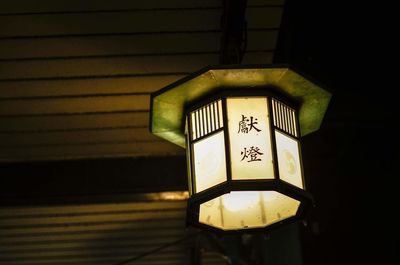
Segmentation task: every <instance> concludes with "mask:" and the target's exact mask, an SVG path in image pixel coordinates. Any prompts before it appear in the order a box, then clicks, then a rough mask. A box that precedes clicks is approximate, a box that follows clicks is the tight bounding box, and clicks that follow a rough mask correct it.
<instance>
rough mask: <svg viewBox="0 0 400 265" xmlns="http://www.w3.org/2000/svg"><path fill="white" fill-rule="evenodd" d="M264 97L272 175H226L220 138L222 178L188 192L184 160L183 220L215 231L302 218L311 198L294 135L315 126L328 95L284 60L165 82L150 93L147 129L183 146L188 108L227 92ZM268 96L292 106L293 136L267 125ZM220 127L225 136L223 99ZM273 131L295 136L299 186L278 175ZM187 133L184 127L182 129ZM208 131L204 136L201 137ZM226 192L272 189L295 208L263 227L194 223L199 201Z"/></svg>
mask: <svg viewBox="0 0 400 265" xmlns="http://www.w3.org/2000/svg"><path fill="white" fill-rule="evenodd" d="M252 96H254V97H257V96H258V97H266V100H267V101H268V103H267V107H268V113H269V115H270V118H269V126H268V127H269V128H268V129H269V132H270V137H271V139H270V140H271V154H272V156H273V161H274V162H273V168H274V178H273V179H255V180H254V179H252V180H243V179H240V180H238V179H235V180H232V175H231V173H228V172H229V171H230V167H231V163H230V161H228V157H229V156H230V151H229V146H228V145H229V141H224V142H225V155H226V158H227V159H226V161H225V164H226V170H227V171H226V172H227V179H226V181H224V182H222V183H219V184H217V185H214V186H211V187H207V188H206V189H204V190H202V191H200V192H198V193H194V190H193V187H192V186H191V183H193V182H194V178H193V177H194V175H193V172H192V171H193V167H192V166H191V163H192V161H191V160H188V161H187V165H188V173H190V174H188V177H189V178H190V179H188V180H189V190H190V198H189V200H188V207H187V224H188V225H193V226H197V227H200V228H203V229H208V230H211V231H214V232H217V233H218V232H219V233H235V232H238V231H239V232H241V231H244V232H246V233H248V232H257V231H266V230H269V229H274V228H275V227H279V226H280V225H281V224H283V223H290V222H293V221H296V220H298V219H299V218H302V217H303V216H304V214H305V209H306V208H308V206H309V205H310V204H312V203H313V200H312V196H311V195H310V194H309V193H308V192H307V191H306V190H305V176H304V174H303V165H302V157H301V147H300V142H301V141H300V138H301V137H302V136H304V135H306V134H308V133H311V132H313V131H316V130H318V128H319V127H320V124H321V122H322V119H323V116H324V114H325V112H326V110H327V107H328V104H329V101H330V99H331V94H330V93H329V92H328V91H326V90H325V89H323V88H322V87H321V86H320V85H317V84H316V83H315V82H314V81H310V78H306V77H305V76H304V74H300V73H299V72H298V71H297V70H293V68H292V67H288V66H287V65H250V66H248V65H247V66H246V65H244V66H243V65H229V66H210V67H206V68H204V69H201V70H200V71H198V72H195V73H193V74H191V75H189V76H187V77H185V78H183V79H180V80H178V81H176V82H174V83H172V84H171V85H168V86H166V87H164V88H162V89H160V90H158V91H156V92H154V93H152V94H151V101H150V104H151V107H150V126H149V127H150V131H151V132H152V133H153V134H155V135H157V136H160V137H162V138H164V139H166V140H168V141H170V142H172V143H174V144H177V145H179V146H181V147H183V148H185V147H186V142H187V143H189V142H190V140H188V139H187V138H186V136H185V131H186V130H189V128H190V124H189V123H190V119H188V122H186V121H187V117H188V115H189V114H190V112H191V111H194V110H196V109H198V108H201V107H202V106H206V105H207V104H209V103H211V102H214V101H216V100H218V99H221V100H222V101H223V102H226V99H227V98H231V97H242V98H243V97H252ZM272 98H274V99H276V100H277V101H278V102H282V103H283V104H285V105H287V106H288V107H290V108H292V109H294V110H295V113H296V129H297V135H296V137H294V136H292V135H291V134H290V133H288V132H286V131H284V130H280V129H279V128H277V127H276V126H274V125H273V119H272V118H271V116H272V111H271V102H272ZM224 104H225V106H224V107H223V108H224V113H223V115H222V117H223V119H225V120H224V121H223V124H224V125H223V127H224V128H223V129H222V130H224V139H225V140H226V139H228V140H229V134H228V122H227V110H226V103H224ZM275 130H276V131H280V132H281V133H284V134H285V135H286V136H288V137H292V138H295V139H296V141H297V145H298V152H299V159H300V160H299V162H300V169H301V172H302V173H301V177H302V183H303V186H302V188H300V187H297V186H295V185H292V184H290V183H289V182H286V181H284V180H281V179H280V176H279V169H278V160H277V149H276V141H275ZM188 134H189V132H188ZM209 135H210V134H208V135H206V136H205V137H204V138H207V136H209ZM189 147H190V148H189V150H188V151H189V152H190V156H189V155H187V158H189V157H192V156H193V153H192V152H193V151H192V147H191V144H189ZM231 191H276V192H279V193H281V194H283V195H285V196H288V197H290V198H293V199H295V200H297V201H298V202H299V206H298V209H297V213H296V214H295V215H294V216H291V217H287V218H285V219H282V220H279V221H277V222H275V223H272V224H269V225H266V226H264V227H253V228H244V229H238V230H235V229H232V230H223V229H221V228H217V227H214V226H209V225H206V224H203V223H200V222H199V209H200V205H201V204H202V203H204V202H207V201H209V200H212V199H214V198H217V197H219V196H221V195H223V194H226V193H229V192H231Z"/></svg>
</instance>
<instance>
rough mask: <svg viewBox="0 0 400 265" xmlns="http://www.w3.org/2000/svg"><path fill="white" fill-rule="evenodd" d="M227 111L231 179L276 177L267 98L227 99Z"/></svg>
mask: <svg viewBox="0 0 400 265" xmlns="http://www.w3.org/2000/svg"><path fill="white" fill-rule="evenodd" d="M227 111H228V129H229V141H230V151H231V167H232V179H234V180H235V179H272V178H274V168H273V163H272V151H271V137H270V127H269V116H268V105H267V98H266V97H247V98H228V99H227Z"/></svg>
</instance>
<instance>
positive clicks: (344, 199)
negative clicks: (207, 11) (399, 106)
mask: <svg viewBox="0 0 400 265" xmlns="http://www.w3.org/2000/svg"><path fill="white" fill-rule="evenodd" d="M349 2H351V1H348V2H346V1H290V0H289V1H287V6H286V9H285V13H284V18H283V23H282V29H281V32H280V40H279V44H278V49H277V51H278V52H277V54H276V57H275V62H277V63H278V62H285V63H290V64H292V65H294V66H295V67H296V68H298V69H301V70H302V71H304V72H305V73H306V74H309V75H310V76H312V77H314V78H315V79H316V80H318V81H320V83H321V84H322V85H323V86H325V87H326V88H327V89H328V90H330V91H331V92H332V94H333V97H332V101H331V103H330V106H329V109H328V111H327V113H326V116H325V120H324V122H323V124H322V126H321V129H320V130H319V131H317V132H315V133H313V134H311V135H308V136H306V137H304V139H303V156H304V168H305V174H306V176H307V182H308V183H307V184H308V188H309V190H310V191H311V192H312V193H313V195H314V196H315V200H316V207H315V208H314V209H313V210H312V211H311V212H310V215H309V217H308V218H307V221H308V222H307V224H308V225H307V226H306V227H305V228H304V229H303V238H302V240H303V251H304V263H305V264H394V256H395V250H394V249H395V247H394V246H395V245H398V242H397V241H398V240H397V236H396V230H397V229H396V227H397V226H398V225H397V224H396V223H397V217H395V215H396V214H397V213H396V212H397V210H396V209H398V205H397V201H398V198H397V197H396V192H395V191H394V190H395V189H396V183H397V181H398V178H399V176H400V174H399V171H398V163H399V162H400V159H399V155H398V152H397V146H398V141H397V140H396V138H397V137H396V131H397V129H395V127H396V126H397V125H396V123H398V120H399V118H398V117H399V116H398V115H396V112H395V109H396V101H397V99H396V96H394V91H395V90H397V87H395V86H393V84H391V85H389V86H388V85H387V84H385V82H384V80H387V76H388V75H389V74H388V68H387V67H385V65H384V64H383V63H378V61H380V59H381V58H385V56H387V55H384V54H387V52H388V50H389V49H390V48H389V45H387V44H388V43H386V42H385V40H384V39H383V38H381V36H380V35H381V34H382V33H381V32H383V31H384V29H385V28H386V27H387V25H386V24H385V23H383V21H384V20H385V18H383V17H382V16H385V15H384V14H385V13H381V12H380V10H379V5H376V4H375V5H371V6H367V5H369V4H367V3H363V4H352V3H349ZM385 49H386V51H385ZM388 58H391V57H386V59H388ZM394 84H395V83H394Z"/></svg>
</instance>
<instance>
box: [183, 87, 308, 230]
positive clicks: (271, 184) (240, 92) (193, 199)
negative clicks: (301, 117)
mask: <svg viewBox="0 0 400 265" xmlns="http://www.w3.org/2000/svg"><path fill="white" fill-rule="evenodd" d="M247 97H249V98H251V97H262V98H265V100H266V101H267V107H268V115H269V124H268V125H269V126H268V128H269V131H270V137H271V139H270V143H271V152H272V157H273V168H274V178H273V179H248V180H246V179H240V180H239V179H236V180H235V179H233V178H232V172H231V159H230V154H231V152H230V141H229V128H228V111H227V106H226V105H227V104H226V100H227V99H228V98H247ZM273 99H275V100H277V101H279V102H281V103H283V104H285V105H287V106H288V107H290V108H292V109H293V110H294V111H295V126H296V131H297V132H300V127H299V122H298V115H297V113H298V110H297V108H298V104H296V102H293V101H292V100H290V98H288V97H287V96H285V95H283V94H281V93H280V92H279V90H278V89H277V88H276V87H274V86H267V87H261V88H256V89H235V90H232V89H229V88H221V91H219V92H218V93H216V94H214V95H205V96H204V98H201V99H200V100H198V101H197V102H194V103H193V104H192V105H191V106H188V107H187V108H186V111H185V117H186V122H187V124H186V134H187V135H186V137H187V140H186V143H187V146H186V149H187V152H186V155H187V169H188V183H189V194H190V198H189V200H188V210H187V218H186V221H187V224H188V225H191V226H196V227H199V228H202V229H208V230H211V231H214V232H218V233H237V232H238V231H245V232H246V233H248V232H259V231H266V230H270V229H274V228H276V227H279V226H281V225H282V224H285V223H292V222H295V221H296V220H298V219H301V218H303V217H304V214H305V213H306V209H307V208H308V207H309V205H311V204H313V198H312V196H311V194H310V193H308V192H307V191H306V188H305V186H306V185H305V178H304V172H303V163H302V157H301V140H300V134H299V133H298V135H297V136H294V135H291V134H289V133H288V132H286V131H284V130H283V129H281V128H279V127H277V126H275V125H274V119H273V117H272V116H273V115H272V113H273V110H272V100H273ZM218 100H221V101H222V119H223V124H224V125H223V127H222V129H218V130H216V131H213V132H211V133H208V134H206V135H204V136H201V137H199V138H197V139H195V140H191V128H192V124H191V119H190V114H191V113H192V112H193V111H196V110H198V109H200V108H202V107H204V106H206V105H208V104H210V103H212V102H215V101H218ZM219 131H223V132H224V140H225V141H224V143H225V157H226V161H225V167H226V173H227V175H226V176H227V179H226V181H224V182H222V183H219V184H217V185H214V186H212V187H209V188H207V189H205V190H202V191H199V192H196V191H195V183H196V181H195V177H196V176H195V172H194V167H193V164H194V161H193V158H194V150H193V144H194V143H195V142H198V141H201V140H203V139H205V138H207V137H209V136H211V135H213V134H216V133H217V132H219ZM275 131H279V132H281V133H283V134H284V135H286V136H287V137H291V138H294V139H296V142H297V146H298V151H299V159H300V161H299V162H300V170H301V178H302V184H303V185H302V186H303V188H299V187H297V186H295V185H293V184H291V183H289V182H286V181H284V180H282V179H281V177H280V173H279V170H278V166H279V165H278V157H277V147H276V140H275ZM231 191H276V192H279V193H280V194H283V195H286V196H288V197H290V198H292V199H295V200H297V201H299V203H300V205H299V207H298V209H297V212H296V214H295V215H294V216H291V217H288V218H285V219H282V220H280V221H278V222H276V223H272V224H270V225H267V226H264V227H256V228H246V229H240V230H235V229H230V230H223V229H220V228H217V227H214V226H210V225H207V224H203V223H201V222H199V212H200V205H201V204H202V203H205V202H207V201H210V200H212V199H214V198H217V197H219V196H222V195H224V194H227V193H229V192H231Z"/></svg>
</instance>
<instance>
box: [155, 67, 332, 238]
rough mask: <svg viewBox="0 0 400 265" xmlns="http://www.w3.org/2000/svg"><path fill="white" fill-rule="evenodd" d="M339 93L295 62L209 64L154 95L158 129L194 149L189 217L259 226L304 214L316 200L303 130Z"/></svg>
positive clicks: (233, 226) (206, 224) (208, 223)
mask: <svg viewBox="0 0 400 265" xmlns="http://www.w3.org/2000/svg"><path fill="white" fill-rule="evenodd" d="M330 98H331V94H330V93H329V92H327V91H326V90H324V89H322V88H320V87H319V86H317V85H316V84H315V83H313V82H311V81H309V80H308V79H306V78H305V77H304V76H303V75H300V74H299V73H298V72H296V71H294V70H293V69H290V68H288V67H279V66H255V67H253V66H251V67H245V68H236V67H231V68H229V69H228V68H220V67H213V68H212V67H209V68H206V69H203V70H201V71H199V72H197V73H195V74H193V75H190V76H188V77H187V78H184V79H182V80H179V81H177V82H175V83H173V84H171V85H169V86H167V87H165V88H163V89H161V90H159V91H157V92H155V93H153V94H152V95H151V121H150V128H151V131H152V133H154V134H155V135H158V136H160V137H162V138H164V139H166V140H168V141H170V142H172V143H175V144H177V145H179V146H182V147H184V148H186V149H187V152H186V153H187V166H188V181H189V193H190V198H189V200H188V208H187V209H188V210H187V222H188V224H191V225H195V226H198V227H203V228H209V229H212V230H216V231H225V232H229V231H238V230H244V231H249V230H250V231H252V230H256V229H265V228H270V227H275V226H277V225H279V224H282V223H285V222H290V221H294V220H296V219H298V218H301V217H302V215H303V214H304V212H305V209H306V208H307V206H308V205H309V204H310V202H311V201H312V198H311V195H310V194H309V193H308V192H307V191H306V189H305V184H304V176H303V168H302V159H301V151H300V137H301V136H304V135H306V134H308V133H311V132H313V131H315V130H317V129H318V128H319V126H320V124H321V122H322V119H323V116H324V114H325V111H326V109H327V106H328V103H329V101H330Z"/></svg>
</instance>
